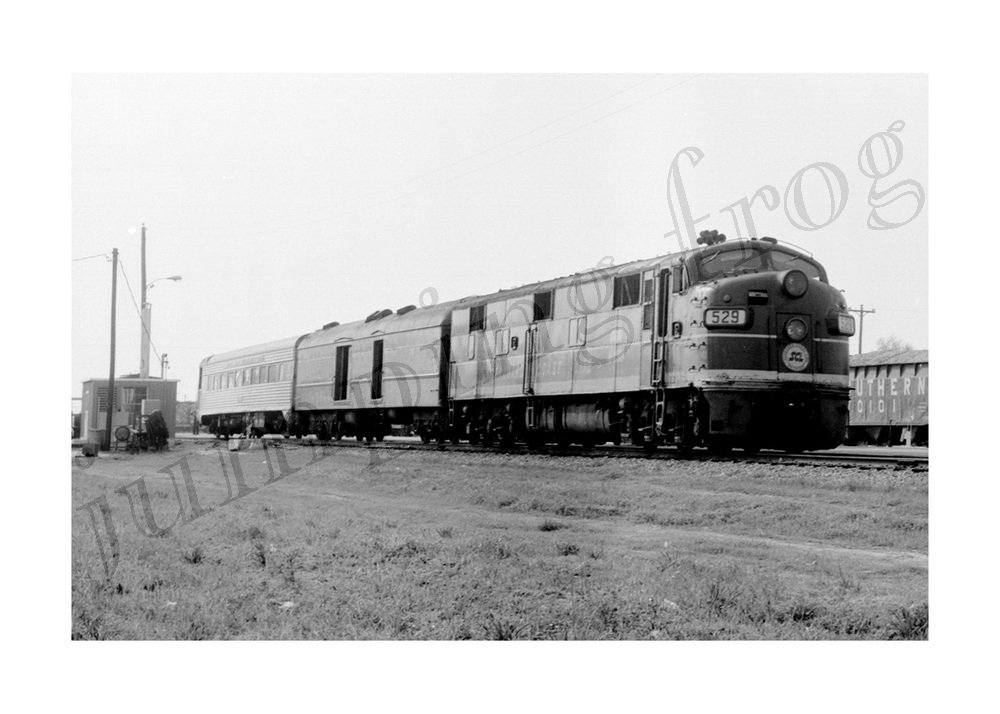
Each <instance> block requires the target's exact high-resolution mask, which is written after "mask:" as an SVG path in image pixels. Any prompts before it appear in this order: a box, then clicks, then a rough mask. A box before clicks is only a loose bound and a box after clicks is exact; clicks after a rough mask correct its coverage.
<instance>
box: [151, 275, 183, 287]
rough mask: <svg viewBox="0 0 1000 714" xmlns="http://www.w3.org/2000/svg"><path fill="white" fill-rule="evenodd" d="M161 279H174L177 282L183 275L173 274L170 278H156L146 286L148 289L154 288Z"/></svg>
mask: <svg viewBox="0 0 1000 714" xmlns="http://www.w3.org/2000/svg"><path fill="white" fill-rule="evenodd" d="M161 280H173V281H174V282H175V283H176V282H177V281H178V280H181V276H180V275H171V276H170V277H169V278H157V279H156V280H154V281H153V282H151V283H150V284H149V285H147V286H146V290H152V289H153V286H154V285H156V284H157V283H158V282H160V281H161Z"/></svg>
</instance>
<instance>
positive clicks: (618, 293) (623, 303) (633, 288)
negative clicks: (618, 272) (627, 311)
mask: <svg viewBox="0 0 1000 714" xmlns="http://www.w3.org/2000/svg"><path fill="white" fill-rule="evenodd" d="M639 287H640V281H639V273H633V274H632V275H625V276H622V277H620V278H615V307H627V306H628V305H638V304H639Z"/></svg>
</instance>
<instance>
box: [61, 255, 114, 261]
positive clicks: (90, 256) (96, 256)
mask: <svg viewBox="0 0 1000 714" xmlns="http://www.w3.org/2000/svg"><path fill="white" fill-rule="evenodd" d="M91 258H107V259H108V262H111V256H110V255H109V254H107V253H95V254H94V255H88V256H85V257H83V258H73V260H72V261H70V262H72V263H77V262H79V261H81V260H90V259H91Z"/></svg>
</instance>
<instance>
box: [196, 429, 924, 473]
mask: <svg viewBox="0 0 1000 714" xmlns="http://www.w3.org/2000/svg"><path fill="white" fill-rule="evenodd" d="M183 440H198V441H214V442H218V443H224V440H220V439H216V438H215V437H214V436H211V435H205V436H186V437H184V439H183ZM258 442H259V443H260V444H262V445H263V446H264V447H265V448H267V447H271V446H278V447H279V448H280V447H283V446H285V445H294V446H296V447H299V448H309V447H320V446H322V447H328V446H329V447H334V448H346V449H352V448H353V449H374V450H386V451H442V452H452V453H502V454H529V455H530V454H535V455H539V456H577V457H582V458H626V459H647V460H659V461H714V462H734V463H736V462H738V463H759V464H774V465H788V466H839V467H847V468H862V469H873V468H874V469H896V470H905V469H912V470H915V471H927V470H928V468H929V459H928V457H927V456H926V455H924V454H917V455H915V454H913V453H902V454H892V453H886V452H884V451H881V452H878V453H868V454H863V453H858V452H857V451H856V450H845V451H841V452H838V451H837V450H829V451H815V452H807V453H802V454H788V453H784V452H778V451H760V452H757V453H744V452H742V451H739V450H734V451H731V452H728V453H718V452H711V451H708V450H707V449H694V450H692V451H688V452H684V451H679V450H677V449H672V448H660V449H658V450H656V451H653V452H647V451H646V450H645V449H643V448H641V447H637V446H630V445H622V446H608V445H605V446H593V447H589V448H584V447H582V446H569V447H560V446H556V445H544V446H527V445H522V444H518V445H514V446H507V447H496V446H493V447H487V446H482V445H472V444H467V443H462V444H451V443H445V444H436V443H430V444H424V443H422V442H421V441H420V440H419V439H416V438H406V437H388V438H386V439H385V441H381V442H378V441H376V442H371V443H368V442H363V441H357V440H355V439H344V440H342V441H336V440H330V441H320V440H319V439H315V438H310V437H305V438H301V439H295V438H291V439H284V438H279V439H272V438H264V439H261V440H246V439H242V440H240V441H239V442H238V443H239V446H237V447H236V449H235V450H239V449H242V448H247V447H250V446H251V445H252V444H254V443H258Z"/></svg>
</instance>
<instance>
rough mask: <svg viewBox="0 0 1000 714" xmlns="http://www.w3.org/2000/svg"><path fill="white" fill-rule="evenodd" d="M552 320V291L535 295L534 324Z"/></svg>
mask: <svg viewBox="0 0 1000 714" xmlns="http://www.w3.org/2000/svg"><path fill="white" fill-rule="evenodd" d="M551 319H552V291H551V290H546V291H545V292H541V293H535V322H538V321H539V320H551Z"/></svg>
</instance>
